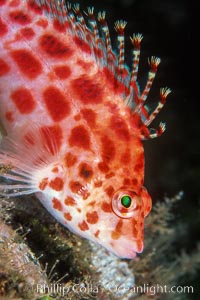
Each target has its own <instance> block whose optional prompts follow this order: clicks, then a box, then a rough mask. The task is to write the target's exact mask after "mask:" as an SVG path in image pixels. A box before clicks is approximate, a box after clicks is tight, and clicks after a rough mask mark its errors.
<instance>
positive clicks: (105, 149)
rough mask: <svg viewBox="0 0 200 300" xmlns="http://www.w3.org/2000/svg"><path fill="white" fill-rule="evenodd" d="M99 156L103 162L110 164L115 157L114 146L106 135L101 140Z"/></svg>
mask: <svg viewBox="0 0 200 300" xmlns="http://www.w3.org/2000/svg"><path fill="white" fill-rule="evenodd" d="M101 143H102V147H101V151H102V153H101V155H102V158H103V160H104V161H105V162H108V163H109V162H110V161H111V160H113V159H114V157H115V145H114V143H113V141H112V140H111V139H110V138H109V137H108V136H106V135H104V136H103V137H102V138H101Z"/></svg>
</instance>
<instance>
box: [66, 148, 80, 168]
mask: <svg viewBox="0 0 200 300" xmlns="http://www.w3.org/2000/svg"><path fill="white" fill-rule="evenodd" d="M76 162H77V157H76V156H75V155H74V154H72V153H71V152H68V153H67V154H66V155H65V165H66V167H67V168H70V167H72V166H73V165H75V163H76Z"/></svg>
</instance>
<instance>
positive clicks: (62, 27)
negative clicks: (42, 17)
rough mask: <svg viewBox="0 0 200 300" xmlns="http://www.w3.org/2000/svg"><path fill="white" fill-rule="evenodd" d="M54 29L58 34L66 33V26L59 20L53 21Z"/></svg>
mask: <svg viewBox="0 0 200 300" xmlns="http://www.w3.org/2000/svg"><path fill="white" fill-rule="evenodd" d="M53 27H54V28H55V29H56V30H57V31H58V32H66V25H65V24H62V23H61V22H60V21H59V20H58V19H55V20H54V21H53Z"/></svg>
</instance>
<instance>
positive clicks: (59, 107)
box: [43, 86, 70, 122]
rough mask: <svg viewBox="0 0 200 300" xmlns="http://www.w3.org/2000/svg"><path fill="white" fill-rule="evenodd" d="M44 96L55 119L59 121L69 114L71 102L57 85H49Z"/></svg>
mask: <svg viewBox="0 0 200 300" xmlns="http://www.w3.org/2000/svg"><path fill="white" fill-rule="evenodd" d="M43 96H44V101H45V104H46V106H47V109H48V112H49V114H50V116H51V118H52V120H53V121H55V122H59V121H61V120H63V119H64V118H66V117H67V116H68V115H69V113H70V106H69V102H68V101H67V99H66V97H65V96H64V95H63V94H62V92H61V91H60V90H59V89H58V88H57V87H54V86H49V87H48V88H47V89H46V90H45V91H44V93H43Z"/></svg>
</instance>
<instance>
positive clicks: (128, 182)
mask: <svg viewBox="0 0 200 300" xmlns="http://www.w3.org/2000/svg"><path fill="white" fill-rule="evenodd" d="M123 185H124V186H127V185H131V180H130V179H129V178H124V181H123Z"/></svg>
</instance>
